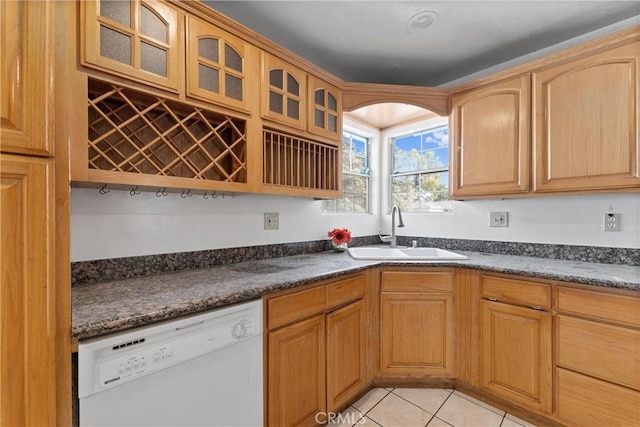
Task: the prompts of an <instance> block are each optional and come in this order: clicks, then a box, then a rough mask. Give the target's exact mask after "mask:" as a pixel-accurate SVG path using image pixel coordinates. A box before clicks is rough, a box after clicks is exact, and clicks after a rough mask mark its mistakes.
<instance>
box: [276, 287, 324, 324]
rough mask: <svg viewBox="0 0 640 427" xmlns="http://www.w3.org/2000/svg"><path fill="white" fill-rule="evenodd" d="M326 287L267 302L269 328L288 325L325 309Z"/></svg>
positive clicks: (294, 293)
mask: <svg viewBox="0 0 640 427" xmlns="http://www.w3.org/2000/svg"><path fill="white" fill-rule="evenodd" d="M325 301H326V300H325V287H324V286H316V287H313V288H310V289H306V290H304V291H299V292H293V293H290V294H286V295H282V296H279V297H275V298H271V299H268V300H267V307H266V308H267V328H269V329H273V328H277V327H278V326H282V325H286V324H287V323H291V322H293V321H296V320H298V319H303V318H305V317H307V316H311V315H312V314H316V313H322V312H324V309H325Z"/></svg>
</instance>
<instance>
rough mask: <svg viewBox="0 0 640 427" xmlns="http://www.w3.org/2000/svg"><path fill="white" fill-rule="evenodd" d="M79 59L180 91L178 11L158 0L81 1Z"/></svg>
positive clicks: (105, 69) (116, 72)
mask: <svg viewBox="0 0 640 427" xmlns="http://www.w3.org/2000/svg"><path fill="white" fill-rule="evenodd" d="M81 5H82V7H83V9H82V12H81V13H82V14H83V17H84V22H83V35H84V37H81V55H82V63H83V65H87V66H89V67H92V68H96V69H99V70H102V71H108V72H112V73H115V74H116V75H124V76H126V77H132V78H134V79H135V80H138V81H141V82H143V83H147V84H151V85H153V86H157V87H160V88H163V89H170V90H172V91H175V92H178V90H179V86H180V85H179V83H180V77H179V72H180V63H181V61H184V59H183V56H182V55H180V52H179V45H180V36H179V34H180V32H179V28H178V26H179V25H180V23H179V22H180V21H179V19H178V11H177V10H176V9H174V8H172V7H171V6H169V5H168V4H166V3H164V2H161V1H158V0H130V1H121V0H97V1H83V2H81Z"/></svg>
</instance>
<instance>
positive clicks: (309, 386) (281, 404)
mask: <svg viewBox="0 0 640 427" xmlns="http://www.w3.org/2000/svg"><path fill="white" fill-rule="evenodd" d="M268 346H269V353H268V357H269V361H268V374H267V375H268V379H267V381H268V387H269V390H268V396H269V397H268V403H267V408H268V420H269V421H268V424H269V425H271V426H297V425H315V424H316V422H315V416H316V414H318V413H319V412H325V408H326V382H325V381H326V380H325V319H324V315H318V316H315V317H312V318H310V319H307V320H303V321H300V322H298V323H294V324H292V325H289V326H286V327H284V328H282V329H278V330H276V331H274V332H270V333H269V338H268Z"/></svg>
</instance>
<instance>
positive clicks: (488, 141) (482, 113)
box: [450, 74, 531, 199]
mask: <svg viewBox="0 0 640 427" xmlns="http://www.w3.org/2000/svg"><path fill="white" fill-rule="evenodd" d="M530 88H531V80H530V76H529V75H528V74H526V75H523V76H520V77H517V78H514V79H510V80H507V81H503V82H498V83H494V84H491V85H488V86H484V87H481V88H479V89H475V90H472V91H470V92H466V93H463V94H460V95H457V96H454V97H452V99H451V116H450V132H451V135H452V144H451V150H452V152H453V156H452V159H453V164H452V171H453V173H452V175H451V176H452V183H451V188H452V196H453V197H454V198H458V199H460V198H465V197H469V196H487V195H500V194H517V193H525V192H527V191H529V175H530V172H529V170H530V169H529V165H530V155H529V152H530V123H531V107H530V100H531V97H530V91H531V89H530Z"/></svg>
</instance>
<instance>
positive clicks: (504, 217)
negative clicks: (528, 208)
mask: <svg viewBox="0 0 640 427" xmlns="http://www.w3.org/2000/svg"><path fill="white" fill-rule="evenodd" d="M508 226H509V212H490V213H489V227H508Z"/></svg>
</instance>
